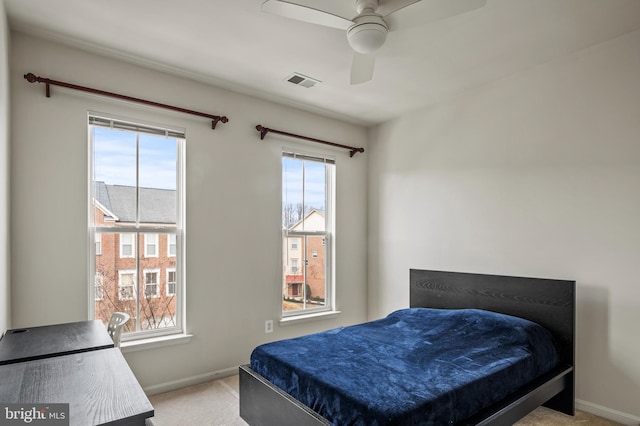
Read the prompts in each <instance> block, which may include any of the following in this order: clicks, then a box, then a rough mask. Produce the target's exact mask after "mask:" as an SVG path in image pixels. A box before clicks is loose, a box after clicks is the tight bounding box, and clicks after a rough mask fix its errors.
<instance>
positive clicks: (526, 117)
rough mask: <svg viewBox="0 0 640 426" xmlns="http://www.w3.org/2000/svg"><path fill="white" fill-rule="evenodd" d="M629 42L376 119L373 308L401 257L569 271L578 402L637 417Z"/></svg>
mask: <svg viewBox="0 0 640 426" xmlns="http://www.w3.org/2000/svg"><path fill="white" fill-rule="evenodd" d="M638 46H640V32H637V31H636V32H634V33H631V34H628V35H625V36H623V37H620V38H617V39H615V40H613V41H611V42H608V43H604V44H601V45H598V46H595V47H592V48H590V49H586V50H583V51H581V52H579V53H577V54H574V55H571V56H570V57H566V58H564V59H560V60H556V61H553V62H551V63H547V64H545V65H542V66H539V67H536V68H534V69H531V70H528V71H526V72H522V73H520V74H517V75H514V76H512V77H510V78H507V79H504V80H502V81H499V82H496V83H494V84H490V85H487V86H484V87H481V88H478V89H475V90H472V91H468V92H466V93H464V94H460V95H459V96H457V97H456V99H453V100H451V101H449V102H446V103H442V104H440V105H438V106H436V107H433V108H429V109H425V110H422V111H418V112H415V113H412V114H407V115H406V116H404V117H401V118H399V119H395V120H392V121H390V122H388V123H385V124H383V125H380V126H379V127H377V128H376V129H375V130H373V131H372V138H371V140H370V146H371V149H370V156H369V160H370V168H369V179H370V188H369V197H370V198H369V215H370V216H369V220H370V227H369V237H370V239H369V248H370V253H371V255H370V257H369V282H370V288H369V309H370V310H369V316H370V317H371V318H375V317H378V316H381V315H383V314H386V313H388V312H390V311H392V310H394V309H396V308H400V307H404V306H407V305H408V303H409V298H408V288H407V282H408V278H409V268H424V269H439V270H452V271H466V272H478V273H493V274H506V275H518V276H531V277H545V278H559V279H574V280H577V300H578V312H577V398H578V399H579V406H580V407H581V408H586V409H588V410H590V411H599V410H605V411H603V412H601V413H600V414H606V415H607V416H609V417H610V418H611V417H615V416H618V417H617V419H618V420H619V421H624V422H627V423H628V424H632V423H633V422H635V423H633V424H637V423H638V420H640V406H639V405H638V395H640V363H639V362H638V360H639V359H640V338H639V337H640V334H639V333H638V324H640V274H639V269H638V265H639V262H640V226H638V220H639V219H640V143H639V140H640V139H639V137H640V49H638ZM604 407H606V408H604ZM634 416H635V417H634Z"/></svg>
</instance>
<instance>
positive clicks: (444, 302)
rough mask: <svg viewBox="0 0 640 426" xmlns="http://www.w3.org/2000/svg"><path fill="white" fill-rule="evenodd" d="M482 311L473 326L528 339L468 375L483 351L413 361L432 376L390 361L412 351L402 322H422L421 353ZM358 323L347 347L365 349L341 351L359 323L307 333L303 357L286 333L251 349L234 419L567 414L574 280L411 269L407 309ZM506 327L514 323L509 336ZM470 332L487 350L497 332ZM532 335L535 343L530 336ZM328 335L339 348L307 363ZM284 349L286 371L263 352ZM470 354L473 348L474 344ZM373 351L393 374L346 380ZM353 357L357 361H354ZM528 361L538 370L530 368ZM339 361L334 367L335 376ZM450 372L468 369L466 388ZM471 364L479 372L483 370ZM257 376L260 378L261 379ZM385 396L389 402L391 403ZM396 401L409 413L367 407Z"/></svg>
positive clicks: (487, 418) (427, 420)
mask: <svg viewBox="0 0 640 426" xmlns="http://www.w3.org/2000/svg"><path fill="white" fill-rule="evenodd" d="M422 308H428V309H422ZM484 317H487V321H488V324H490V325H489V326H484V327H480V326H477V327H476V328H479V329H481V332H482V333H486V331H487V330H486V329H487V327H489V328H492V327H495V329H496V330H502V332H501V333H502V335H504V333H507V334H509V335H511V334H513V335H514V336H515V335H516V334H517V335H518V336H519V337H516V338H515V339H520V340H521V341H522V343H523V344H525V345H529V346H528V347H524V348H519V349H517V350H516V349H514V350H515V351H516V352H517V353H516V352H508V353H505V354H504V355H502V354H501V355H500V357H502V358H493V359H491V358H488V361H487V362H488V365H490V367H491V368H490V369H489V370H490V371H489V374H487V377H482V378H476V377H475V376H473V375H474V374H476V373H475V372H474V371H473V369H472V368H471V367H470V366H472V365H475V364H476V363H477V362H479V359H480V358H483V357H484V355H483V357H480V356H479V355H478V356H475V355H471V352H470V353H466V354H465V353H457V354H453V353H452V352H451V354H452V355H442V353H439V354H438V355H437V356H435V358H436V360H435V361H437V362H436V367H437V368H434V367H433V365H432V364H429V365H426V364H425V365H422V366H420V369H423V370H433V371H435V372H436V373H437V374H440V372H442V373H441V374H442V377H441V378H442V380H440V381H438V377H437V376H432V377H431V378H430V379H429V380H425V379H424V377H422V376H418V375H416V374H415V373H410V374H409V375H408V376H407V375H404V376H403V375H402V373H403V372H404V370H405V369H406V367H405V366H404V364H403V365H400V364H398V365H395V364H394V363H395V361H394V360H397V359H400V358H412V357H413V358H416V357H415V352H413V355H412V352H411V351H412V350H413V349H415V348H414V346H415V343H413V342H412V343H406V344H405V343H403V342H405V340H404V338H400V337H401V336H402V335H403V333H405V334H407V333H408V334H411V333H414V331H411V330H414V328H412V327H417V328H418V329H421V328H422V329H421V330H419V331H418V332H419V333H425V335H427V337H424V338H423V339H422V340H424V341H426V342H427V346H426V347H425V348H426V349H425V348H419V351H420V353H421V354H423V353H426V352H424V351H428V350H430V349H429V345H431V346H433V347H437V348H440V347H441V343H437V344H432V343H434V342H435V341H436V340H434V339H437V338H438V336H441V335H451V336H452V337H455V338H453V339H449V340H452V341H453V342H454V343H455V342H457V341H458V340H459V338H458V337H457V336H454V334H455V333H457V332H462V331H464V333H466V332H467V331H466V330H469V329H470V328H474V327H475V326H476V324H477V323H480V320H481V319H482V318H484ZM450 318H451V319H455V320H456V321H462V323H460V322H458V323H454V324H453V325H452V326H450V327H449V328H447V326H446V324H448V322H447V321H449V320H450ZM465 321H466V322H465ZM483 321H484V320H483ZM504 321H507V322H504ZM513 321H515V323H514V322H513ZM531 323H535V324H533V325H531ZM411 324H414V325H411ZM491 324H495V326H494V325H491ZM514 324H515V325H514ZM471 325H473V326H474V327H471ZM538 325H539V326H541V327H539V326H538ZM363 326H364V328H365V329H367V327H368V331H367V333H368V334H365V336H367V337H366V338H365V339H361V341H360V342H357V343H356V345H362V344H364V343H363V342H362V340H367V341H373V342H375V345H374V347H375V348H377V349H375V350H374V353H370V352H367V351H364V350H362V351H361V350H360V347H359V346H356V347H355V348H351V349H349V348H350V347H349V346H347V345H348V344H349V343H348V341H349V340H353V339H355V337H354V338H353V339H352V335H353V334H354V333H355V330H356V329H357V328H358V327H359V326H351V327H342V328H338V329H334V330H329V331H327V332H323V333H316V334H313V335H309V336H304V337H303V338H302V339H304V340H310V344H311V347H312V348H316V349H315V350H314V352H313V353H312V356H308V357H304V356H299V357H296V356H295V353H296V352H299V353H300V352H302V351H303V349H299V350H298V349H297V348H302V346H300V345H301V344H302V342H304V340H303V341H302V342H301V341H298V340H297V339H288V340H285V341H280V342H273V343H271V344H266V345H261V346H259V347H258V348H256V349H255V350H254V354H252V361H251V364H249V365H244V366H241V367H240V416H241V417H242V418H243V419H244V420H245V421H246V422H247V423H249V424H250V425H251V426H263V425H265V426H271V425H273V426H275V425H289V424H291V425H331V424H354V425H355V424H367V425H370V424H380V425H382V424H459V425H467V424H474V425H475V424H482V425H485V424H487V425H489V424H491V425H506V424H513V423H514V422H515V421H517V420H518V419H520V418H522V417H524V416H525V415H526V414H528V413H529V412H530V411H532V410H533V409H535V408H537V407H538V406H540V405H545V406H547V407H549V408H552V409H554V410H557V411H560V412H563V413H565V414H569V415H573V414H574V411H575V407H574V367H573V366H574V357H575V349H574V347H575V346H574V336H575V333H574V327H575V281H566V280H550V279H538V278H522V277H510V276H498V275H485V274H470V273H457V272H444V271H431V270H417V269H412V270H411V271H410V306H409V308H408V309H405V310H400V311H397V312H394V313H392V314H390V315H389V316H388V317H385V318H382V319H380V320H376V321H372V322H370V323H366V324H364V325H363ZM520 329H522V330H520ZM514 330H518V333H515V331H514ZM429 333H431V334H429ZM514 333H515V334H514ZM520 333H523V334H520ZM532 333H533V334H532ZM389 334H391V335H392V340H391V343H390V342H389V340H388V337H389V336H388V335H389ZM545 335H549V336H550V337H551V339H552V346H553V350H552V352H553V353H552V354H551V353H550V351H549V350H547V349H545V348H548V346H549V344H548V343H544V339H546V338H547V337H548V336H547V337H545ZM479 336H480V337H476V338H474V340H476V341H479V342H480V343H482V346H483V350H485V352H489V353H494V352H495V348H493V347H491V346H490V345H489V346H487V344H489V343H490V342H493V341H498V340H499V339H498V338H488V337H486V336H487V335H486V334H485V335H484V336H485V337H482V336H483V335H482V334H480V335H479ZM394 338H395V339H396V340H395V342H394V341H393V339H394ZM538 338H540V339H542V340H537V339H538ZM333 339H342V340H336V342H337V343H336V344H337V345H339V346H340V347H343V348H345V349H344V350H342V351H340V352H339V353H337V355H336V356H335V357H334V358H332V359H328V358H322V359H323V360H322V361H321V362H320V363H319V365H318V366H316V367H314V366H313V364H311V361H310V360H312V359H315V358H319V357H320V355H319V352H318V355H317V356H316V351H319V349H318V348H324V347H327V348H328V347H329V344H330V342H334V340H333ZM385 339H386V340H385ZM508 339H512V337H508ZM485 342H486V344H485ZM498 346H501V345H498ZM293 349H296V350H293ZM454 350H456V348H455V345H454ZM457 350H462V351H464V350H465V349H464V348H457ZM509 350H511V349H509ZM536 351H538V352H540V353H542V354H545V353H546V354H547V355H548V356H549V357H550V358H548V359H546V360H542V359H541V360H540V361H537V359H538V358H535V359H536V361H535V362H534V361H531V359H530V357H529V356H528V355H527V353H529V352H536ZM286 352H293V354H294V357H293V358H292V357H290V358H289V361H287V359H286V358H285V361H284V362H283V363H282V361H281V360H276V361H277V362H281V363H282V364H286V365H288V367H290V368H292V370H291V371H290V372H289V373H287V372H286V371H287V370H284V369H283V370H281V369H280V367H281V366H280V365H279V364H278V363H276V361H273V360H272V359H271V358H269V357H270V356H271V355H274V357H275V358H277V357H278V356H280V355H282V354H286ZM320 352H321V351H320ZM326 352H327V354H330V353H331V352H333V353H336V352H337V351H335V350H329V349H328V350H327V351H326ZM384 353H388V354H390V358H388V359H386V360H385V358H384V357H383V354H384ZM447 353H448V354H449V353H450V352H447ZM473 353H474V354H475V353H476V350H475V349H474V350H473ZM478 353H479V352H478ZM495 353H496V354H497V353H498V352H495ZM256 354H257V355H261V354H262V355H265V354H266V357H263V358H259V357H257V355H256ZM327 354H325V355H327ZM349 354H352V355H349ZM523 354H524V355H523ZM254 355H256V358H255V359H254ZM290 355H291V354H289V355H288V356H290ZM536 356H537V355H536ZM430 357H431V356H426V357H424V356H423V357H421V358H430ZM447 357H448V358H447ZM378 358H380V359H383V361H382V364H384V365H385V366H386V367H389V366H390V365H391V367H392V369H393V370H394V371H393V372H392V373H391V374H390V373H389V370H387V371H386V372H385V373H384V374H381V375H375V376H374V375H373V373H372V375H371V377H367V378H366V379H367V380H364V381H362V382H358V380H360V378H361V377H363V376H365V375H366V374H361V373H358V374H356V376H352V377H351V378H349V377H350V376H349V374H352V373H353V372H354V371H356V372H357V369H358V368H364V369H365V370H363V371H369V370H370V371H372V372H373V371H374V369H373V367H374V364H375V363H376V360H377V359H378ZM418 358H420V357H418ZM256 359H257V361H256ZM300 359H304V362H300ZM532 362H533V363H532ZM358 363H360V364H362V365H361V366H358ZM518 363H522V366H521V367H522V368H521V369H520V370H514V368H515V367H514V365H516V364H518ZM289 364H290V365H289ZM302 364H305V365H306V366H305V365H302ZM309 364H311V365H309ZM449 364H452V365H453V364H455V365H454V366H453V370H452V369H451V368H449V367H448V365H449ZM538 364H539V367H536V368H533V367H534V366H535V365H538ZM327 366H329V367H330V368H327ZM341 366H342V368H344V371H342V373H341V370H340V368H341ZM443 366H445V367H446V368H444V367H443ZM496 366H497V367H496ZM252 367H253V368H252ZM494 367H495V368H494ZM282 368H284V367H282ZM305 369H308V370H310V371H312V372H313V371H316V372H317V371H320V370H322V372H321V373H320V375H319V378H315V379H314V378H313V377H311V378H308V377H307V375H306V372H305V371H304V370H305ZM256 370H257V371H256ZM451 371H454V372H455V376H457V375H459V373H460V372H469V374H471V376H470V377H471V379H469V378H468V377H467V378H465V379H464V380H462V382H464V383H463V384H464V386H466V387H462V386H461V387H457V386H453V384H454V382H455V380H452V377H453V376H451ZM481 371H483V372H484V371H487V369H486V367H483V368H482V369H481ZM396 372H397V373H398V374H397V375H396ZM260 373H262V374H260ZM323 374H324V376H323ZM448 374H449V376H447V375H448ZM465 374H466V373H465ZM263 375H264V376H268V377H269V380H267V378H265V377H264V376H263ZM483 375H484V373H483ZM311 376H313V375H311ZM343 376H344V377H343ZM463 376H464V375H463ZM410 377H412V378H413V379H411V378H410ZM345 378H346V379H345ZM511 379H513V380H511ZM313 380H316V382H314V381H313ZM412 380H413V381H412ZM487 380H488V381H487ZM507 382H508V383H507ZM274 383H275V384H274ZM504 383H507V386H506V387H505V388H500V389H498V386H497V384H500V385H502V384H504ZM450 384H451V386H449V385H450ZM349 385H351V386H349ZM348 388H354V389H355V392H356V395H355V396H353V395H351V394H350V393H349V392H352V391H353V389H348ZM435 388H437V389H440V392H439V393H438V392H435V390H434V389H435ZM283 389H286V390H287V391H288V392H285V391H284V390H283ZM380 389H382V390H380ZM443 389H444V391H442V390H443ZM359 390H366V391H367V392H363V394H364V396H359V395H357V393H358V392H359ZM432 390H433V392H432ZM332 392H335V394H334V393H332ZM385 392H386V393H385ZM367 393H368V396H367V395H366V394H367ZM432 394H438V395H439V396H438V398H441V397H442V394H444V398H445V399H434V398H431V397H430V396H429V395H432ZM420 395H428V396H429V397H428V398H427V400H428V401H427V402H428V403H429V404H431V405H421V404H427V402H423V401H421V400H418V401H417V402H416V403H413V402H414V401H413V398H414V396H420ZM294 396H295V397H294ZM349 398H352V399H349ZM362 398H369V400H363V399H362ZM393 398H397V399H398V400H397V401H393ZM409 400H411V401H409ZM304 402H306V404H305V403H304ZM408 402H410V403H408ZM307 405H310V406H311V407H313V408H314V409H315V410H314V409H311V408H310V407H309V406H307ZM402 405H410V406H411V407H410V408H411V409H412V410H413V411H407V412H406V413H405V412H403V411H397V412H394V413H393V414H389V413H388V412H385V411H381V412H380V413H378V411H377V410H378V408H380V407H383V408H384V407H385V406H389V407H391V408H392V410H394V409H396V408H397V407H399V406H402ZM403 409H404V408H403ZM465 410H466V411H465ZM321 414H323V415H324V416H323V415H321ZM325 416H326V417H325ZM385 416H387V417H385Z"/></svg>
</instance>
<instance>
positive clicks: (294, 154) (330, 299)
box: [279, 148, 338, 321]
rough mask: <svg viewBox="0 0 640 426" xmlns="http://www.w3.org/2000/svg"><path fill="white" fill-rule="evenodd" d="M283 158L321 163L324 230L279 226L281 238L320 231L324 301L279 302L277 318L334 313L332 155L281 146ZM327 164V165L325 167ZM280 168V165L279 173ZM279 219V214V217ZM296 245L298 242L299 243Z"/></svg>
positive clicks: (333, 168)
mask: <svg viewBox="0 0 640 426" xmlns="http://www.w3.org/2000/svg"><path fill="white" fill-rule="evenodd" d="M285 157H287V158H294V159H300V160H305V161H316V162H319V163H324V164H325V191H326V192H325V217H324V219H325V230H324V231H291V230H287V229H283V230H282V236H281V238H282V239H283V240H284V239H285V238H288V237H291V236H294V237H295V236H298V237H300V238H305V237H307V236H319V235H323V236H324V238H323V245H324V246H325V247H326V248H325V259H324V261H325V304H324V306H321V307H314V308H305V309H300V310H295V311H285V310H283V309H282V305H281V307H280V312H281V321H291V320H295V319H297V318H300V319H305V318H314V317H316V316H318V315H321V316H323V315H330V314H334V313H338V311H337V310H336V298H335V295H336V288H335V286H336V280H335V270H336V268H335V265H336V262H335V260H336V259H335V255H334V243H333V241H334V235H335V197H336V161H335V159H334V158H333V157H330V156H326V155H321V154H310V153H302V152H301V151H299V150H296V149H290V148H283V151H282V155H281V160H282V159H284V158H285ZM326 166H331V167H326ZM282 172H283V169H282V167H281V173H282ZM280 182H281V185H282V184H283V178H282V176H281V179H280ZM280 189H281V192H280V193H281V197H282V194H284V191H283V188H282V187H281V188H280ZM282 202H284V199H282V198H281V203H282ZM281 220H282V218H281ZM299 245H300V244H299ZM285 246H286V244H282V243H281V244H280V247H281V248H284V247H285ZM304 255H305V254H303V258H302V263H303V265H301V267H302V268H304V267H305V265H304V264H305V263H306V262H305V260H304ZM280 259H281V260H280V262H281V268H280V270H281V271H282V274H283V275H284V273H285V268H284V265H282V262H283V261H284V253H281V256H280ZM284 281H285V277H284V276H282V277H281V280H280V283H281V284H280V286H279V292H280V299H281V300H283V294H282V289H283V284H282V283H284Z"/></svg>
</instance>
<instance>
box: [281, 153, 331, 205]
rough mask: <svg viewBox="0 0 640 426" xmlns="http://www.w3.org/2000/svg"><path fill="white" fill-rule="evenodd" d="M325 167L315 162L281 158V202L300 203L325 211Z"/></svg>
mask: <svg viewBox="0 0 640 426" xmlns="http://www.w3.org/2000/svg"><path fill="white" fill-rule="evenodd" d="M325 189H326V175H325V165H324V163H320V162H317V161H304V160H298V159H294V158H289V157H283V158H282V202H283V204H293V205H295V204H298V203H302V202H303V199H304V204H305V205H308V206H310V207H313V208H316V209H318V210H325Z"/></svg>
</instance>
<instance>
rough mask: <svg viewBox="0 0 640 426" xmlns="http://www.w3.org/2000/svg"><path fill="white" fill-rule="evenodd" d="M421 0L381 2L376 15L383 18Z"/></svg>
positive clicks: (388, 0)
mask: <svg viewBox="0 0 640 426" xmlns="http://www.w3.org/2000/svg"><path fill="white" fill-rule="evenodd" d="M419 1H420V0H380V1H379V2H378V8H377V9H376V13H377V14H379V15H382V16H387V15H390V14H392V13H393V12H395V11H396V10H400V9H402V8H405V7H407V6H410V5H412V4H414V3H417V2H419Z"/></svg>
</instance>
